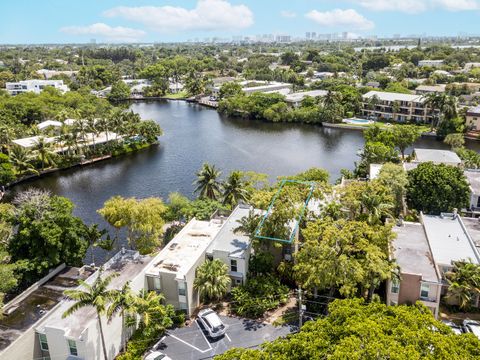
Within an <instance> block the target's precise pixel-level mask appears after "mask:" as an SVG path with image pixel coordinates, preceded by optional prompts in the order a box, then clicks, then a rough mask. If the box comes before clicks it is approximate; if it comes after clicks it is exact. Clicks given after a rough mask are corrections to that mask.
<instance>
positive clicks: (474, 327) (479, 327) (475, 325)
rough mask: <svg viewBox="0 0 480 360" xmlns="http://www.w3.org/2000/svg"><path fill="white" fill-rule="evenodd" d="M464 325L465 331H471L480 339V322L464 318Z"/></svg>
mask: <svg viewBox="0 0 480 360" xmlns="http://www.w3.org/2000/svg"><path fill="white" fill-rule="evenodd" d="M463 327H464V328H465V332H471V333H472V334H473V335H475V336H476V337H477V338H479V339H480V322H478V321H475V320H470V319H465V320H463Z"/></svg>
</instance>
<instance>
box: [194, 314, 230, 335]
mask: <svg viewBox="0 0 480 360" xmlns="http://www.w3.org/2000/svg"><path fill="white" fill-rule="evenodd" d="M198 321H199V322H201V323H202V325H203V327H204V328H205V330H207V332H208V335H209V336H210V337H211V338H218V337H220V336H223V335H225V332H226V331H227V327H226V326H225V325H224V324H223V322H222V320H221V319H220V317H219V316H218V315H217V313H216V312H215V311H213V310H212V309H204V310H201V311H200V312H199V313H198Z"/></svg>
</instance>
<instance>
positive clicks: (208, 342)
mask: <svg viewBox="0 0 480 360" xmlns="http://www.w3.org/2000/svg"><path fill="white" fill-rule="evenodd" d="M195 324H196V325H197V327H198V330H199V331H200V332H201V333H202V336H203V338H204V339H205V342H206V343H207V344H208V347H209V349H208V350H206V351H209V350H212V345H211V344H210V341H208V339H207V337H206V336H205V334H204V333H203V330H202V328H201V327H200V325H198V321H197V320H195ZM206 351H205V352H206Z"/></svg>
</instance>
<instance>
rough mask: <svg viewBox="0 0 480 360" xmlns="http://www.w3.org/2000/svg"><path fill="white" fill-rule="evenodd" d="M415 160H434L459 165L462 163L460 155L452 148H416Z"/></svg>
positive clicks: (422, 161) (435, 162)
mask: <svg viewBox="0 0 480 360" xmlns="http://www.w3.org/2000/svg"><path fill="white" fill-rule="evenodd" d="M414 153H415V160H414V161H415V162H420V163H424V162H433V163H434V164H445V165H452V166H458V165H460V164H461V163H462V160H461V159H460V158H459V157H458V155H457V154H456V153H455V152H453V151H450V150H439V149H419V148H415V149H414Z"/></svg>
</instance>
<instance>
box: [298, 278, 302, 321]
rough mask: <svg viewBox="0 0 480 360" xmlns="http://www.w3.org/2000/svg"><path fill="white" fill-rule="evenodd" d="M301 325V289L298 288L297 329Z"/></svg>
mask: <svg viewBox="0 0 480 360" xmlns="http://www.w3.org/2000/svg"><path fill="white" fill-rule="evenodd" d="M302 325H303V304H302V288H301V287H300V286H299V287H298V328H299V329H301V328H302Z"/></svg>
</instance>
